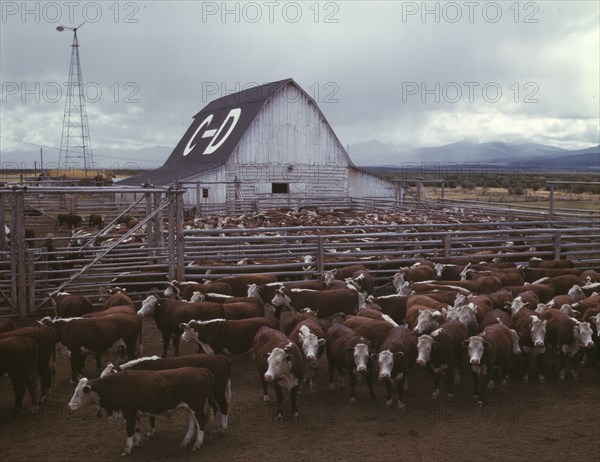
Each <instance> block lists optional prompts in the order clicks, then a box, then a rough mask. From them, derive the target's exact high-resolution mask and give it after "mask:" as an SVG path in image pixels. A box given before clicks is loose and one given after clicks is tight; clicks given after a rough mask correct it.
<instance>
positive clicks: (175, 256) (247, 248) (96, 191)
mask: <svg viewBox="0 0 600 462" xmlns="http://www.w3.org/2000/svg"><path fill="white" fill-rule="evenodd" d="M184 192H185V190H184V189H183V188H180V187H175V188H165V189H161V188H137V189H136V188H127V189H125V188H118V187H99V188H44V187H39V188H28V189H24V188H18V187H17V188H14V189H4V190H0V209H1V210H3V212H4V213H2V214H0V220H1V221H0V311H1V312H0V314H12V315H20V316H26V315H28V314H33V313H37V312H38V311H39V310H41V309H46V308H49V303H48V299H47V295H48V293H50V292H53V291H55V290H68V291H71V292H76V293H81V294H85V295H88V296H90V298H91V299H92V301H94V302H96V303H99V301H100V300H99V288H100V287H102V286H106V285H119V286H126V287H127V289H128V292H129V293H131V294H132V295H133V296H134V297H138V299H139V298H140V297H142V296H145V295H146V294H147V293H148V292H149V291H152V290H162V289H164V287H165V282H166V281H167V280H168V279H178V280H184V279H187V280H201V279H204V278H206V279H214V278H217V277H220V276H223V275H225V274H234V273H240V272H265V271H268V272H272V273H274V274H277V275H279V276H281V277H282V278H303V277H307V276H311V277H320V276H321V275H322V273H323V272H324V271H325V270H327V269H331V268H334V267H336V266H343V265H348V264H353V263H363V264H365V265H366V266H367V267H368V268H369V269H370V270H371V271H372V272H373V273H374V275H375V277H376V282H377V284H378V285H380V286H382V285H385V284H387V283H389V277H390V276H391V275H392V274H393V273H394V272H395V271H397V269H398V268H399V267H400V266H405V265H409V264H412V263H414V262H415V261H417V260H419V259H422V258H429V259H432V260H443V259H445V258H450V257H452V258H459V259H462V260H464V261H468V260H471V261H478V260H480V259H487V260H490V259H492V258H494V257H500V258H502V259H504V260H511V261H516V262H519V263H525V262H527V260H528V259H529V258H531V257H542V258H569V259H572V260H574V261H575V262H576V264H577V266H578V267H579V268H594V269H598V268H599V267H600V243H599V241H598V239H597V236H598V235H599V234H600V220H599V219H597V218H594V217H588V218H586V219H585V220H582V219H573V218H571V219H567V218H562V219H561V220H555V221H552V222H550V221H548V220H547V219H544V218H541V219H540V218H538V216H537V215H535V214H529V215H526V214H525V212H523V214H522V215H521V214H520V213H516V212H515V213H514V214H512V215H510V214H507V210H506V208H505V209H504V211H503V212H502V211H500V210H497V211H496V212H497V213H496V214H494V213H491V211H490V210H487V209H485V208H484V206H482V205H481V204H480V205H479V210H477V209H476V208H475V206H474V207H473V208H470V209H466V210H467V211H465V215H464V217H465V219H464V220H463V219H461V220H459V221H465V222H464V223H459V222H456V220H455V221H454V222H452V223H451V224H448V222H447V221H446V222H445V223H438V222H439V221H442V220H443V218H444V216H445V211H446V210H448V207H449V206H447V205H440V204H437V205H436V207H435V208H434V207H433V205H435V204H432V206H431V207H430V208H423V207H419V208H415V209H413V210H411V211H410V212H411V214H412V215H413V216H415V217H419V218H420V221H419V222H418V223H417V224H414V223H399V224H389V225H387V224H386V225H372V226H371V225H357V226H326V227H321V226H304V227H268V228H253V229H250V228H247V229H246V228H232V229H230V228H224V229H196V228H190V229H188V227H187V226H184V214H185V212H186V210H185V207H184V203H183V195H184ZM387 203H388V204H389V202H387ZM305 205H306V206H310V207H312V208H323V210H330V209H336V208H341V209H354V210H368V211H369V212H373V211H375V210H379V209H382V208H384V207H385V205H386V201H383V200H376V199H360V200H358V199H352V200H351V201H332V200H330V199H328V200H325V199H323V200H322V201H315V200H313V201H310V202H309V201H308V199H307V200H306V204H305ZM394 205H397V204H394ZM403 207H408V205H407V204H406V203H405V204H403ZM456 207H457V206H452V207H450V208H451V209H452V210H453V213H455V215H458V216H461V217H462V216H463V215H462V213H458V214H456V210H455V209H456ZM461 208H462V207H461ZM392 209H394V207H392ZM59 213H76V214H80V215H82V217H83V219H84V225H83V231H84V233H78V235H77V236H71V231H70V230H66V229H62V230H57V229H54V228H55V224H56V217H57V215H58V214H59ZM91 213H96V214H97V213H100V214H105V215H106V217H105V221H104V227H103V228H102V229H100V230H99V229H90V228H89V227H88V225H87V218H88V216H89V214H91ZM502 213H503V215H502ZM124 216H129V218H131V219H133V220H131V219H130V220H128V221H127V223H120V224H119V227H116V226H115V225H116V224H117V222H119V221H122V220H121V219H122V218H123V217H124ZM446 216H447V215H446ZM473 217H475V218H473ZM188 218H189V217H188ZM423 218H425V219H423ZM5 225H7V226H8V227H9V228H10V234H9V235H6V233H5ZM28 230H33V233H34V236H32V235H31V233H28ZM49 233H50V235H48V234H49ZM307 255H309V256H310V257H311V258H312V262H305V261H304V257H305V256H307ZM245 258H248V259H250V261H248V260H243V259H245ZM254 262H257V263H260V266H256V265H255V264H254ZM238 263H241V264H238ZM215 265H218V269H216V268H215ZM208 270H211V271H212V273H211V274H205V273H206V272H207V271H208ZM125 273H129V274H125ZM115 278H117V280H116V281H114V282H113V280H114V279H115Z"/></svg>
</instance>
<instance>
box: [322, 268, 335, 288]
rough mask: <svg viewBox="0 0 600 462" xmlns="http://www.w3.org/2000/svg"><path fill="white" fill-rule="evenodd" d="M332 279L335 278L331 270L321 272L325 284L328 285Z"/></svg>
mask: <svg viewBox="0 0 600 462" xmlns="http://www.w3.org/2000/svg"><path fill="white" fill-rule="evenodd" d="M333 280H335V276H334V274H333V271H325V273H323V283H324V284H325V286H328V285H329V284H330V283H331V282H332V281H333Z"/></svg>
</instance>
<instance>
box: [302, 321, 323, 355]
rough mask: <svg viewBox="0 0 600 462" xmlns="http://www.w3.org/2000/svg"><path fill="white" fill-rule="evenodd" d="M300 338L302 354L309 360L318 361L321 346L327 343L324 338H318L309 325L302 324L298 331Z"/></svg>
mask: <svg viewBox="0 0 600 462" xmlns="http://www.w3.org/2000/svg"><path fill="white" fill-rule="evenodd" d="M298 339H299V340H300V345H301V346H302V354H303V355H304V357H305V358H306V360H307V361H308V362H311V363H313V362H316V361H317V359H318V358H319V348H320V347H322V346H323V345H325V339H324V338H318V337H317V336H316V335H315V334H313V333H312V332H311V331H310V329H309V328H308V327H307V326H302V327H301V328H300V331H299V332H298Z"/></svg>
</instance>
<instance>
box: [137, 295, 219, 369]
mask: <svg viewBox="0 0 600 462" xmlns="http://www.w3.org/2000/svg"><path fill="white" fill-rule="evenodd" d="M137 314H138V316H139V317H141V318H145V317H149V316H152V317H153V318H154V322H155V323H156V327H157V328H158V330H159V331H160V333H161V335H162V339H163V352H162V357H163V358H164V357H165V356H167V351H168V350H169V343H170V342H171V339H173V348H174V350H175V356H179V342H180V338H181V334H182V332H183V331H182V330H181V327H180V326H181V323H184V322H188V321H191V320H192V319H198V320H209V319H215V318H222V317H223V315H224V313H223V305H221V304H220V303H210V302H199V303H191V302H186V301H180V300H171V299H168V298H157V297H155V296H154V295H150V296H149V297H147V298H146V299H145V300H144V301H143V302H142V307H141V308H140V310H139V311H138V313H137Z"/></svg>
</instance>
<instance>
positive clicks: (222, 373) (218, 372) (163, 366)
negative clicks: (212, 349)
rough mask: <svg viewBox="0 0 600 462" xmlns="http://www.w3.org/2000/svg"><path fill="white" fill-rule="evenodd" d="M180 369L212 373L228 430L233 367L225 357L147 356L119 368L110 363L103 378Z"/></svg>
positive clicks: (222, 418)
mask: <svg viewBox="0 0 600 462" xmlns="http://www.w3.org/2000/svg"><path fill="white" fill-rule="evenodd" d="M180 367H205V368H206V369H208V370H209V371H211V372H212V374H213V377H214V384H213V385H214V386H213V397H214V399H215V401H216V402H217V404H218V405H219V411H220V412H221V431H223V432H224V431H225V430H227V426H228V414H229V403H230V402H231V365H230V363H229V360H228V359H227V358H225V357H224V356H219V355H209V354H191V355H184V356H177V357H170V358H161V357H159V356H147V357H144V358H139V359H134V360H133V361H128V362H126V363H123V364H121V365H119V366H115V365H113V364H112V363H109V364H108V365H107V366H106V368H105V369H104V371H103V372H102V375H101V377H104V376H106V375H109V374H113V373H116V372H120V371H124V370H144V371H164V370H168V369H178V368H180ZM152 427H154V424H152Z"/></svg>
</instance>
